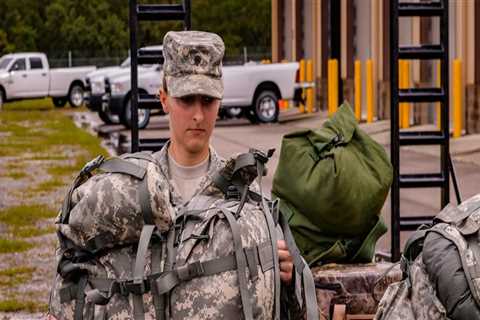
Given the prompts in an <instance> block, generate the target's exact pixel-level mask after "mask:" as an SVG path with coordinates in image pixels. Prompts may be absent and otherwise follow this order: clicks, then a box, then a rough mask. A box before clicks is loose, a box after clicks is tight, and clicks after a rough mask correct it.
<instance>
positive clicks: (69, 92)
mask: <svg viewBox="0 0 480 320" xmlns="http://www.w3.org/2000/svg"><path fill="white" fill-rule="evenodd" d="M95 69H96V67H95V66H85V67H75V68H59V69H50V68H49V64H48V60H47V56H46V55H45V54H44V53H39V52H27V53H14V54H7V55H4V56H3V57H1V58H0V108H1V106H2V105H3V103H4V102H7V101H13V100H21V99H31V98H42V97H48V96H50V97H52V100H53V104H54V105H55V106H56V107H63V106H65V104H66V103H67V102H69V103H70V105H71V106H72V107H79V106H81V105H82V104H83V92H84V88H85V76H86V75H87V74H88V73H89V72H91V71H93V70H95Z"/></svg>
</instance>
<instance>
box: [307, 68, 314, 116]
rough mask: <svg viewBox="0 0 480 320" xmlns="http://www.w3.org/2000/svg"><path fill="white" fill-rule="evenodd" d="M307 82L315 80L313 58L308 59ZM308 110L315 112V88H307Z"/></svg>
mask: <svg viewBox="0 0 480 320" xmlns="http://www.w3.org/2000/svg"><path fill="white" fill-rule="evenodd" d="M307 82H310V83H312V82H313V61H312V60H311V59H308V60H307ZM306 91H307V99H306V100H307V101H306V104H307V112H308V113H312V112H313V88H308V89H307V90H306Z"/></svg>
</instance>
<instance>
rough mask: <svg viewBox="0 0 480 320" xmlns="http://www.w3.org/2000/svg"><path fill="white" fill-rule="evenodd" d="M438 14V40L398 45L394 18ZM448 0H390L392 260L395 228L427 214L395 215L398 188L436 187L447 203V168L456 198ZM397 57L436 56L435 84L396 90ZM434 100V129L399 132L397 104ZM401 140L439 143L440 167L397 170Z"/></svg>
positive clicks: (413, 224) (396, 251)
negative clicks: (437, 107)
mask: <svg viewBox="0 0 480 320" xmlns="http://www.w3.org/2000/svg"><path fill="white" fill-rule="evenodd" d="M413 16H421V17H440V43H439V44H435V45H419V46H399V42H398V37H399V35H398V32H399V27H398V26H399V18H400V17H413ZM448 43H449V39H448V0H440V1H429V2H415V3H413V2H400V3H399V0H394V1H392V2H391V3H390V45H391V51H390V86H391V87H390V92H391V95H390V108H391V161H392V165H393V172H394V179H393V184H392V189H391V221H392V239H391V240H392V241H391V249H392V252H391V253H392V261H398V260H399V259H400V232H401V231H404V230H415V229H417V228H418V227H419V226H420V225H422V224H425V223H431V222H432V219H433V216H418V217H402V216H401V215H400V189H401V188H441V207H442V208H443V207H444V206H446V205H447V204H448V203H449V200H450V199H449V196H450V183H449V170H450V172H451V174H452V178H453V182H454V187H455V190H456V195H457V201H460V195H459V192H458V186H457V184H456V179H455V172H454V170H453V164H452V161H451V158H450V153H449V152H450V151H449V139H450V133H449V91H448V89H449V58H448V48H449V45H448ZM399 59H426V60H428V59H439V60H440V61H441V84H440V88H407V89H399V86H398V85H399V84H398V72H399V71H398V65H399V64H398V61H399ZM401 102H440V103H441V130H440V131H409V132H400V128H399V103H401ZM406 145H439V146H440V152H441V155H440V172H438V173H425V174H400V147H401V146H406Z"/></svg>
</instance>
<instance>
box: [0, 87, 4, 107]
mask: <svg viewBox="0 0 480 320" xmlns="http://www.w3.org/2000/svg"><path fill="white" fill-rule="evenodd" d="M3 103H4V101H3V91H2V89H0V111H2V108H3Z"/></svg>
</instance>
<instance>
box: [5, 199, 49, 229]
mask: <svg viewBox="0 0 480 320" xmlns="http://www.w3.org/2000/svg"><path fill="white" fill-rule="evenodd" d="M56 215H57V213H56V212H55V211H53V210H51V209H49V208H48V207H47V206H44V205H20V206H16V207H10V208H7V209H4V210H2V211H0V222H1V223H3V224H6V225H8V226H10V227H13V228H20V227H25V226H33V225H35V224H36V223H37V222H38V221H39V220H41V219H47V218H53V217H55V216H56Z"/></svg>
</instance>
